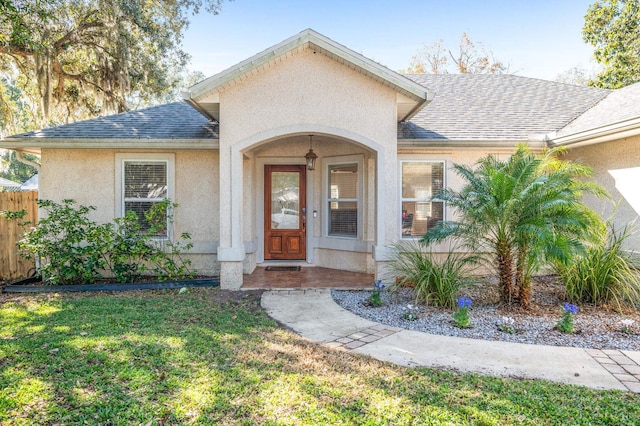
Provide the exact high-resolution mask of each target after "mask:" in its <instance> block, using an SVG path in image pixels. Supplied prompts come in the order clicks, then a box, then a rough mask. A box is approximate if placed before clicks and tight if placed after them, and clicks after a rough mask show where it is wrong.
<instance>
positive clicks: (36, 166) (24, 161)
mask: <svg viewBox="0 0 640 426" xmlns="http://www.w3.org/2000/svg"><path fill="white" fill-rule="evenodd" d="M23 155H24V151H23V150H21V149H16V158H17V159H18V161H19V162H21V163H22V164H26V165H27V166H31V167H33V168H34V169H36V171H37V172H38V173H40V163H36V162H35V161H31V160H27V159H26V158H24V157H23Z"/></svg>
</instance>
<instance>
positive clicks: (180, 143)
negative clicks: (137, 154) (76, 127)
mask: <svg viewBox="0 0 640 426" xmlns="http://www.w3.org/2000/svg"><path fill="white" fill-rule="evenodd" d="M219 146H220V144H219V139H212V138H205V139H111V138H106V139H105V138H93V139H91V138H7V139H3V140H1V141H0V148H4V149H20V150H23V151H26V152H30V153H33V154H39V153H40V152H41V150H42V149H140V148H143V149H218V148H219Z"/></svg>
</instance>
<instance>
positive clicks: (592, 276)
mask: <svg viewBox="0 0 640 426" xmlns="http://www.w3.org/2000/svg"><path fill="white" fill-rule="evenodd" d="M607 228H608V230H606V229H605V232H606V235H605V236H600V237H598V238H596V239H595V241H594V242H593V243H591V244H590V245H589V246H588V247H586V251H585V253H584V254H583V255H579V256H575V257H574V258H573V259H571V260H569V261H568V262H567V263H564V264H563V263H557V264H556V265H555V270H556V273H557V274H558V275H559V276H560V278H561V279H562V282H563V283H564V286H565V291H566V297H567V299H568V300H570V301H572V302H582V303H593V304H603V303H615V304H616V305H617V306H618V308H620V307H621V305H623V304H631V305H638V304H639V303H640V275H639V274H638V271H637V270H635V269H634V268H633V267H632V264H631V255H630V254H629V253H628V252H627V251H625V249H624V247H623V243H624V241H625V240H626V239H627V238H628V237H629V236H630V235H631V234H632V232H631V228H630V227H628V226H625V227H624V228H622V229H621V230H620V231H617V230H616V229H615V228H614V227H613V225H611V224H610V223H609V224H608V227H607Z"/></svg>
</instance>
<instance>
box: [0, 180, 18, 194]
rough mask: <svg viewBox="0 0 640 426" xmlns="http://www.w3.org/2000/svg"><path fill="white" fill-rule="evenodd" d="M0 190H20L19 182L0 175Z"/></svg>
mask: <svg viewBox="0 0 640 426" xmlns="http://www.w3.org/2000/svg"><path fill="white" fill-rule="evenodd" d="M0 191H20V184H19V183H18V182H14V181H12V180H9V179H5V178H2V177H0Z"/></svg>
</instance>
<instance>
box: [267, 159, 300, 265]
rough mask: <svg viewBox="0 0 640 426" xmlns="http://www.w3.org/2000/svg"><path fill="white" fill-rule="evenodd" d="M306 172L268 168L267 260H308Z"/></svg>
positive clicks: (295, 167) (290, 167)
mask: <svg viewBox="0 0 640 426" xmlns="http://www.w3.org/2000/svg"><path fill="white" fill-rule="evenodd" d="M306 199H307V197H306V168H305V166H304V165H281V164H277V165H265V166H264V258H265V260H305V259H306V252H307V249H306V240H307V237H306V233H307V214H306V213H307V208H306Z"/></svg>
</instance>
